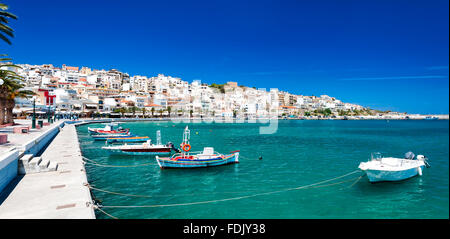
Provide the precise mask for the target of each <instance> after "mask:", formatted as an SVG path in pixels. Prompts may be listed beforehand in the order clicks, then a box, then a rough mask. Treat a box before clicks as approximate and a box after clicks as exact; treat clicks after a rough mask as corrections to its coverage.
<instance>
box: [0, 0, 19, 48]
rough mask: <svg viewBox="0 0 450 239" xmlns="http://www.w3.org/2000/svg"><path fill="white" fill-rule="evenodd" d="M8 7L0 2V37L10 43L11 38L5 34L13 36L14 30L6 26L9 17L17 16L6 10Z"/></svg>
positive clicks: (15, 18)
mask: <svg viewBox="0 0 450 239" xmlns="http://www.w3.org/2000/svg"><path fill="white" fill-rule="evenodd" d="M8 8H9V7H8V5H6V4H3V3H0V39H2V40H3V41H5V42H6V43H8V44H9V45H11V44H12V43H11V40H9V39H8V37H7V36H9V37H14V33H13V32H14V30H13V29H12V28H11V27H9V26H8V23H9V19H14V20H17V16H16V15H14V14H12V13H9V12H6V10H8Z"/></svg>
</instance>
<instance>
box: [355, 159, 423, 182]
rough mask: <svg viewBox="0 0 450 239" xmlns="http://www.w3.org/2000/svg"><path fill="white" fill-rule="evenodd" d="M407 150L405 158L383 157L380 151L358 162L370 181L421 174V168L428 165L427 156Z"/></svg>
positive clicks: (397, 179) (392, 179)
mask: <svg viewBox="0 0 450 239" xmlns="http://www.w3.org/2000/svg"><path fill="white" fill-rule="evenodd" d="M414 156H415V155H414V154H413V153H412V152H408V153H406V154H405V158H393V157H383V156H382V155H381V154H380V153H372V154H371V157H370V160H369V161H368V162H362V163H360V164H359V169H361V170H362V171H364V172H365V173H366V175H367V178H368V179H369V181H370V182H372V183H373V182H382V181H401V180H405V179H408V178H411V177H414V176H416V175H419V176H422V173H423V169H424V168H425V167H427V168H428V167H430V165H429V164H428V162H427V158H425V156H423V155H417V157H416V158H415V159H414Z"/></svg>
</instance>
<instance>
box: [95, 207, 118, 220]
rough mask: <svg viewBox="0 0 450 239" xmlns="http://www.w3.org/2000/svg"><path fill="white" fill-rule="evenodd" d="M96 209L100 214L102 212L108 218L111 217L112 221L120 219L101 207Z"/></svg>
mask: <svg viewBox="0 0 450 239" xmlns="http://www.w3.org/2000/svg"><path fill="white" fill-rule="evenodd" d="M94 209H97V210H99V211H100V212H102V213H103V214H105V215H106V216H108V217H110V218H112V219H119V218H118V217H115V216H113V215H111V214H109V213H107V212H105V211H103V210H102V209H101V208H100V207H99V206H95V207H94Z"/></svg>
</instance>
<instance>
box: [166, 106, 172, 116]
mask: <svg viewBox="0 0 450 239" xmlns="http://www.w3.org/2000/svg"><path fill="white" fill-rule="evenodd" d="M167 112H169V118H170V112H172V107H171V106H169V107H167Z"/></svg>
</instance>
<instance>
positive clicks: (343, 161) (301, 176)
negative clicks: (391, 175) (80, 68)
mask: <svg viewBox="0 0 450 239" xmlns="http://www.w3.org/2000/svg"><path fill="white" fill-rule="evenodd" d="M186 125H188V126H189V129H190V130H191V140H190V142H191V145H192V151H200V150H202V149H203V147H214V149H215V150H216V151H218V152H220V153H224V154H225V153H229V152H230V151H234V150H240V156H241V157H240V160H239V161H240V163H239V164H231V165H225V166H219V167H210V168H198V169H164V170H162V169H160V168H159V166H158V165H157V163H156V160H155V158H154V157H153V156H126V155H124V156H109V155H108V154H107V152H105V151H104V150H102V149H101V147H102V146H104V145H105V142H104V141H94V140H93V139H92V138H91V137H90V136H89V134H88V132H87V127H102V125H101V124H90V125H82V126H79V127H78V129H77V131H78V136H79V140H80V146H81V150H82V153H83V156H85V157H86V158H88V159H90V160H93V161H95V162H97V163H98V164H100V165H103V166H100V165H95V164H92V163H88V164H86V165H85V167H86V171H87V175H88V180H89V183H90V184H91V185H92V186H93V187H95V188H97V189H101V190H105V191H108V192H105V191H99V190H94V189H93V190H92V193H93V195H94V196H95V198H96V199H97V200H98V201H100V202H101V204H102V205H104V206H105V207H104V208H102V210H104V211H105V212H107V213H109V214H110V215H112V216H114V217H117V218H121V219H125V218H136V219H147V218H148V219H151V218H177V219H195V218H208V219H209V218H211V219H214V218H227V219H234V218H237V219H241V218H242V219H246V218H248V219H253V218H258V219H259V218H261V219H271V218H300V219H316V218H320V219H322V218H324V219H325V218H332V219H340V218H357V219H358V218H383V219H398V218H401V219H403V218H405V219H421V218H448V215H449V121H447V120H442V121H441V120H439V121H438V120H436V121H426V120H398V121H397V120H391V121H386V120H358V121H353V120H348V121H341V120H319V121H317V120H280V121H278V130H277V132H276V133H274V134H260V133H259V132H260V127H261V126H267V124H260V123H188V124H187V123H174V122H171V121H169V122H129V123H123V124H121V126H122V127H124V128H130V131H131V132H132V133H133V134H137V135H139V136H150V138H151V139H152V140H153V142H156V138H155V137H156V131H157V130H160V131H161V135H162V142H163V143H166V142H168V141H171V142H173V143H174V144H175V145H179V144H180V143H181V141H182V134H183V130H184V128H185V127H186ZM408 151H412V152H414V153H415V154H416V155H417V154H423V155H425V156H426V157H428V159H429V163H430V165H431V167H430V168H426V169H425V170H424V172H423V175H422V176H417V177H414V178H411V179H408V180H404V181H400V182H390V183H386V182H385V183H376V184H371V183H369V182H368V180H367V177H362V178H360V176H361V175H362V173H361V172H357V173H354V174H351V175H348V176H346V177H342V178H339V179H336V180H333V181H329V182H326V183H323V184H318V185H317V186H315V187H305V188H302V186H304V185H311V184H314V183H317V182H321V181H324V180H328V179H332V178H335V177H338V176H341V175H345V174H347V173H349V172H353V171H355V170H357V169H358V165H359V163H360V162H362V161H367V160H368V158H369V157H370V153H371V152H381V153H383V155H385V156H392V157H403V155H404V154H405V153H406V152H408ZM260 157H261V159H260ZM104 165H110V166H111V165H112V166H122V167H104ZM133 165H143V166H137V167H129V166H133ZM358 179H359V180H358ZM293 188H297V189H293ZM285 189H292V190H285ZM110 192H114V193H116V194H113V193H110ZM266 192H273V193H267V194H265V193H266ZM123 194H126V195H123ZM131 195H134V196H131ZM108 206H124V207H108ZM129 206H133V207H129ZM96 216H97V218H110V217H109V216H107V215H106V214H104V213H101V212H99V211H97V214H96Z"/></svg>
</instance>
